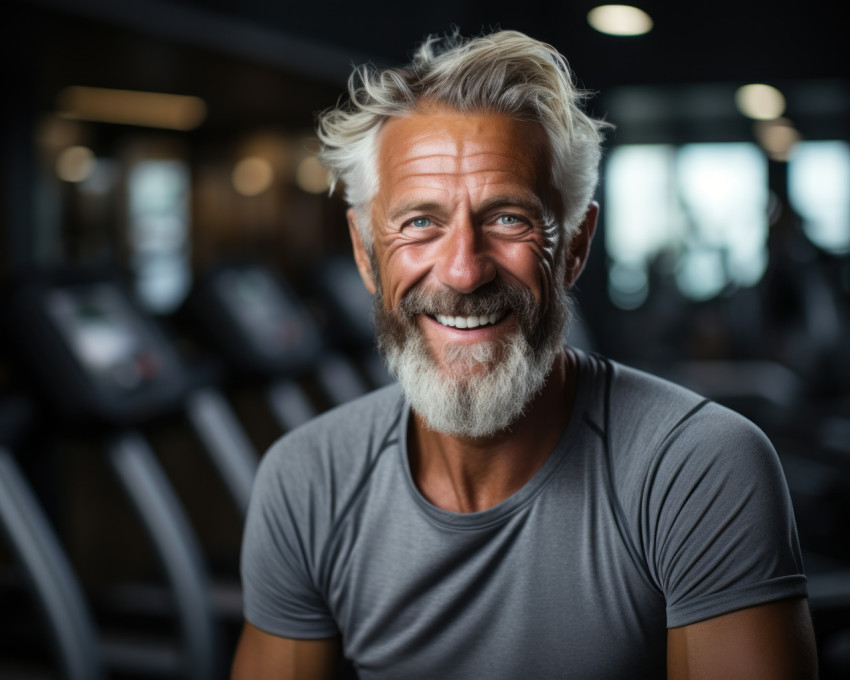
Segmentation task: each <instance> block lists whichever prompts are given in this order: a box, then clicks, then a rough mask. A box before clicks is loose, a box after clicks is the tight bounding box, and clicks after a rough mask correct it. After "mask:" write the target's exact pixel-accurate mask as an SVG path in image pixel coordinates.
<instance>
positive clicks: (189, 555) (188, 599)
mask: <svg viewBox="0 0 850 680" xmlns="http://www.w3.org/2000/svg"><path fill="white" fill-rule="evenodd" d="M108 452H109V460H110V463H111V465H112V468H113V470H114V471H115V473H116V475H117V477H118V479H119V481H120V482H121V484H122V486H123V487H124V490H125V491H126V493H127V495H128V496H129V498H130V500H131V502H132V504H133V508H134V510H135V511H136V512H137V514H138V515H139V518H140V519H141V520H142V523H143V524H144V526H145V529H146V531H147V532H148V535H149V536H150V538H151V541H152V542H153V545H154V548H155V550H156V552H157V554H158V557H159V562H160V564H161V565H162V567H163V569H164V570H165V576H166V578H167V579H168V581H169V584H170V587H171V591H172V593H173V595H174V597H175V600H176V603H177V611H178V618H179V621H180V628H181V632H182V635H183V640H184V643H185V646H186V650H187V656H186V659H185V661H186V665H185V671H186V677H187V678H191V679H192V680H209V678H213V677H215V676H216V662H217V661H218V649H217V647H216V630H215V623H214V616H213V610H212V603H211V599H210V585H209V581H208V576H207V572H206V567H205V562H204V559H203V554H202V551H201V548H200V545H199V544H198V541H197V539H196V537H195V533H194V531H193V530H192V528H191V525H190V523H189V519H188V517H187V516H186V514H185V512H184V510H183V507H182V505H181V504H180V501H179V500H178V498H177V495H176V492H175V491H174V489H173V487H172V486H171V484H170V482H169V481H168V479H167V477H166V475H165V472H164V470H163V469H162V466H161V465H160V464H159V462H158V461H157V460H156V457H155V455H154V453H153V451H152V450H151V448H150V446H149V445H148V443H147V441H146V440H145V439H144V438H143V437H142V435H141V434H139V433H137V432H125V433H123V434H119V435H116V436H115V437H114V438H113V439H112V440H111V441H110V442H109V446H108Z"/></svg>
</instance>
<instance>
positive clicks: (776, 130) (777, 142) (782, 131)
mask: <svg viewBox="0 0 850 680" xmlns="http://www.w3.org/2000/svg"><path fill="white" fill-rule="evenodd" d="M755 136H756V139H757V140H758V142H759V144H760V145H761V148H762V149H764V151H765V153H766V154H767V156H768V158H770V159H771V160H773V161H780V162H787V161H788V159H789V158H790V157H791V151H792V149H793V148H794V145H796V144H797V142H799V141H800V133H799V132H798V131H797V129H796V128H795V127H794V125H793V123H792V122H791V121H790V120H788V119H787V118H778V119H775V120H765V121H759V122H757V123H756V126H755Z"/></svg>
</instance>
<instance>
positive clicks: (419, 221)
mask: <svg viewBox="0 0 850 680" xmlns="http://www.w3.org/2000/svg"><path fill="white" fill-rule="evenodd" d="M410 225H411V226H412V227H419V228H420V229H422V228H423V227H430V226H431V219H430V218H428V217H417V218H415V219H412V220H410Z"/></svg>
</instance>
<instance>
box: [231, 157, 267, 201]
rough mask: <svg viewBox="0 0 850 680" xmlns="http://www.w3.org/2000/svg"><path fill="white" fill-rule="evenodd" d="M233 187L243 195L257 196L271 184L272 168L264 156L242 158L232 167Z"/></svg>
mask: <svg viewBox="0 0 850 680" xmlns="http://www.w3.org/2000/svg"><path fill="white" fill-rule="evenodd" d="M231 179H232V180H233V188H234V189H236V191H237V192H239V193H240V194H242V195H243V196H257V195H259V194H261V193H263V192H264V191H265V190H266V189H268V188H269V187H270V186H271V185H272V181H273V180H274V168H272V164H271V163H269V162H268V161H267V160H266V159H265V158H260V157H259V156H250V157H248V158H243V159H242V160H241V161H239V162H238V163H237V164H236V166H235V167H234V168H233V176H232V178H231Z"/></svg>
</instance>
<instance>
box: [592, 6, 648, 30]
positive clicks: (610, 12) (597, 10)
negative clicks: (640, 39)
mask: <svg viewBox="0 0 850 680" xmlns="http://www.w3.org/2000/svg"><path fill="white" fill-rule="evenodd" d="M587 22H588V23H589V24H590V25H591V26H592V27H593V28H595V29H596V30H597V31H599V32H600V33H606V34H607V35H618V36H634V35H644V34H645V33H649V32H650V31H651V30H652V27H653V25H654V24H653V21H652V18H651V17H650V16H649V14H647V13H646V12H644V11H643V10H642V9H638V8H637V7H633V6H631V5H600V6H598V7H594V8H593V9H592V10H590V11H589V12H588V13H587Z"/></svg>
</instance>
